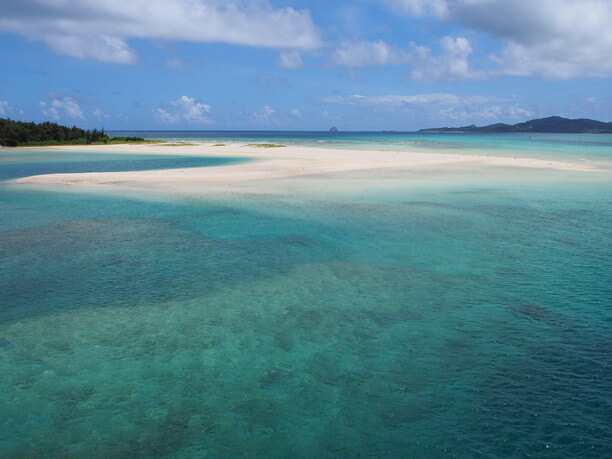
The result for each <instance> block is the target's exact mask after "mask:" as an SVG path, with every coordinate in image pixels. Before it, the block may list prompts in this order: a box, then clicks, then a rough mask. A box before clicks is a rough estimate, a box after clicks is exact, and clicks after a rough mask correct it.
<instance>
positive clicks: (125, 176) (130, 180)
mask: <svg viewBox="0 0 612 459" xmlns="http://www.w3.org/2000/svg"><path fill="white" fill-rule="evenodd" d="M44 149H45V150H49V151H50V152H52V151H53V150H63V151H70V150H74V151H79V152H82V151H91V152H96V153H104V152H106V153H115V154H116V153H123V154H148V155H153V154H158V155H180V156H188V155H193V156H200V157H207V156H210V157H219V156H228V157H234V158H245V159H246V158H248V159H251V160H250V161H245V162H239V163H233V164H230V165H219V166H209V167H194V168H183V169H164V170H145V171H129V172H127V171H126V172H87V173H69V174H45V175H35V176H31V177H24V178H20V179H17V180H15V182H16V183H19V184H35V185H56V186H98V185H112V184H117V185H123V186H125V185H126V184H147V183H148V184H152V183H155V184H164V183H168V184H170V183H177V184H178V183H198V182H201V183H206V182H240V181H248V180H269V179H278V178H287V177H299V176H311V175H320V174H332V173H339V172H349V171H363V170H375V169H394V168H395V169H416V168H423V167H428V166H432V167H442V166H453V165H454V166H458V165H462V166H470V165H474V166H483V165H484V166H502V167H503V166H505V167H520V168H538V169H551V170H562V171H582V172H597V171H599V172H606V171H607V170H606V169H601V168H598V167H595V166H591V165H588V164H579V163H571V162H562V161H554V160H546V159H537V158H527V157H511V156H494V155H484V154H483V155H476V154H467V153H466V154H463V153H448V152H431V153H430V152H411V151H373V150H349V149H332V148H317V147H310V146H293V145H289V146H285V147H280V148H262V147H256V146H249V145H245V144H240V143H230V144H227V145H224V146H214V145H213V144H207V143H199V144H195V145H185V146H168V145H163V144H161V145H151V144H148V145H93V146H61V147H44Z"/></svg>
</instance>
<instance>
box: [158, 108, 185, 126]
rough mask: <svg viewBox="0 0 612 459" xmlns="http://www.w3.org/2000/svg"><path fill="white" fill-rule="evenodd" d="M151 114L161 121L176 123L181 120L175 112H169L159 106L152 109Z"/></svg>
mask: <svg viewBox="0 0 612 459" xmlns="http://www.w3.org/2000/svg"><path fill="white" fill-rule="evenodd" d="M153 114H154V115H155V117H156V118H157V119H158V120H159V121H161V122H162V123H166V124H177V123H180V121H181V117H180V115H178V114H176V113H170V112H168V111H167V110H165V109H163V108H161V107H158V108H156V109H155V110H153Z"/></svg>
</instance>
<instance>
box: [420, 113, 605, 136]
mask: <svg viewBox="0 0 612 459" xmlns="http://www.w3.org/2000/svg"><path fill="white" fill-rule="evenodd" d="M419 132H508V133H511V132H534V133H538V132H539V133H555V134H612V123H604V122H602V121H595V120H590V119H587V118H580V119H575V120H570V119H567V118H562V117H561V116H550V117H548V118H539V119H536V120H530V121H526V122H524V123H518V124H505V123H495V124H490V125H489V126H482V127H478V126H475V125H473V124H472V125H471V126H463V127H457V128H451V127H443V128H431V129H421V130H420V131H419Z"/></svg>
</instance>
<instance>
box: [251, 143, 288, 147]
mask: <svg viewBox="0 0 612 459" xmlns="http://www.w3.org/2000/svg"><path fill="white" fill-rule="evenodd" d="M246 146H247V147H257V148H281V147H285V146H286V145H280V144H278V143H249V144H247V145H246Z"/></svg>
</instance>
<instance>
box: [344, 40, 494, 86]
mask: <svg viewBox="0 0 612 459" xmlns="http://www.w3.org/2000/svg"><path fill="white" fill-rule="evenodd" d="M440 48H441V53H440V54H437V55H436V54H434V53H433V52H432V50H431V48H429V47H426V46H419V45H417V44H416V43H414V42H411V43H410V44H409V46H408V48H406V49H404V48H397V47H393V46H391V45H389V44H387V43H385V42H384V41H383V40H377V41H358V42H347V41H345V42H342V43H341V45H340V47H339V48H338V49H336V50H335V52H334V53H333V55H332V59H333V61H334V62H335V63H336V64H338V65H344V66H347V67H351V68H355V67H366V66H382V65H391V64H393V65H401V64H410V65H411V66H412V68H413V71H412V77H413V78H414V79H417V80H456V79H474V78H480V77H482V76H483V75H482V73H480V72H477V71H474V70H472V69H471V68H470V64H469V62H468V58H469V56H470V55H471V54H472V47H471V46H470V42H469V41H468V39H467V38H464V37H444V38H442V39H441V40H440Z"/></svg>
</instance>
